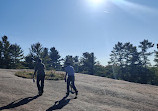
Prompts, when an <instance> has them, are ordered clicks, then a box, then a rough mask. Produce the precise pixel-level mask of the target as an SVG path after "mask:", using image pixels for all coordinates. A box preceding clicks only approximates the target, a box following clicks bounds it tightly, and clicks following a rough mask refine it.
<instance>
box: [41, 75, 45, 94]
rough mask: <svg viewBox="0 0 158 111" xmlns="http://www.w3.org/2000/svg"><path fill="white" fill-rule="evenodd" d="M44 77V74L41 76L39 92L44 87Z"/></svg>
mask: <svg viewBox="0 0 158 111" xmlns="http://www.w3.org/2000/svg"><path fill="white" fill-rule="evenodd" d="M44 78H45V76H43V77H42V78H41V92H42V93H43V89H44Z"/></svg>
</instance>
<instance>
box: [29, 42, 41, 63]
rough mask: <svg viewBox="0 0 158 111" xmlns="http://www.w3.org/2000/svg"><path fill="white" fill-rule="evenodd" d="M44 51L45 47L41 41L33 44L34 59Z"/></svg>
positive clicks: (32, 53)
mask: <svg viewBox="0 0 158 111" xmlns="http://www.w3.org/2000/svg"><path fill="white" fill-rule="evenodd" d="M42 52H43V47H42V45H41V44H40V43H39V42H38V43H35V44H33V45H31V49H30V55H32V56H33V59H34V61H36V60H37V59H38V58H41V57H42Z"/></svg>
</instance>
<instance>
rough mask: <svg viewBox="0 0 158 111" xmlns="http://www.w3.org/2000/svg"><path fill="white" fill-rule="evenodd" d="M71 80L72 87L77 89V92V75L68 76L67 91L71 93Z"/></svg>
mask: <svg viewBox="0 0 158 111" xmlns="http://www.w3.org/2000/svg"><path fill="white" fill-rule="evenodd" d="M70 82H71V83H72V88H73V89H74V90H75V92H77V89H76V87H75V83H74V82H75V76H68V79H67V93H69V91H70V89H69V86H70Z"/></svg>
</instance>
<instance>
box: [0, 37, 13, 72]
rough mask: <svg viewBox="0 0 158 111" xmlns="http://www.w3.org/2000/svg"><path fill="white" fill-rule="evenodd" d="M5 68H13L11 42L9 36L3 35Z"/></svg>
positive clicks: (3, 62)
mask: <svg viewBox="0 0 158 111" xmlns="http://www.w3.org/2000/svg"><path fill="white" fill-rule="evenodd" d="M2 48H3V49H2V54H3V55H2V56H3V61H2V64H3V68H7V69H8V68H11V55H10V43H9V41H8V37H7V36H3V37H2Z"/></svg>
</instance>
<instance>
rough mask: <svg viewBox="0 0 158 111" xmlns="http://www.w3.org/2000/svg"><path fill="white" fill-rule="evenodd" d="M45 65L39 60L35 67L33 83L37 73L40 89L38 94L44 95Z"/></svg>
mask: <svg viewBox="0 0 158 111" xmlns="http://www.w3.org/2000/svg"><path fill="white" fill-rule="evenodd" d="M44 70H45V65H44V64H43V63H42V60H41V59H38V61H37V64H36V66H35V71H34V74H33V81H34V82H35V80H34V76H35V74H36V73H37V80H36V83H37V88H38V94H39V95H42V94H43V89H44V79H45V71H44Z"/></svg>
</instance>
